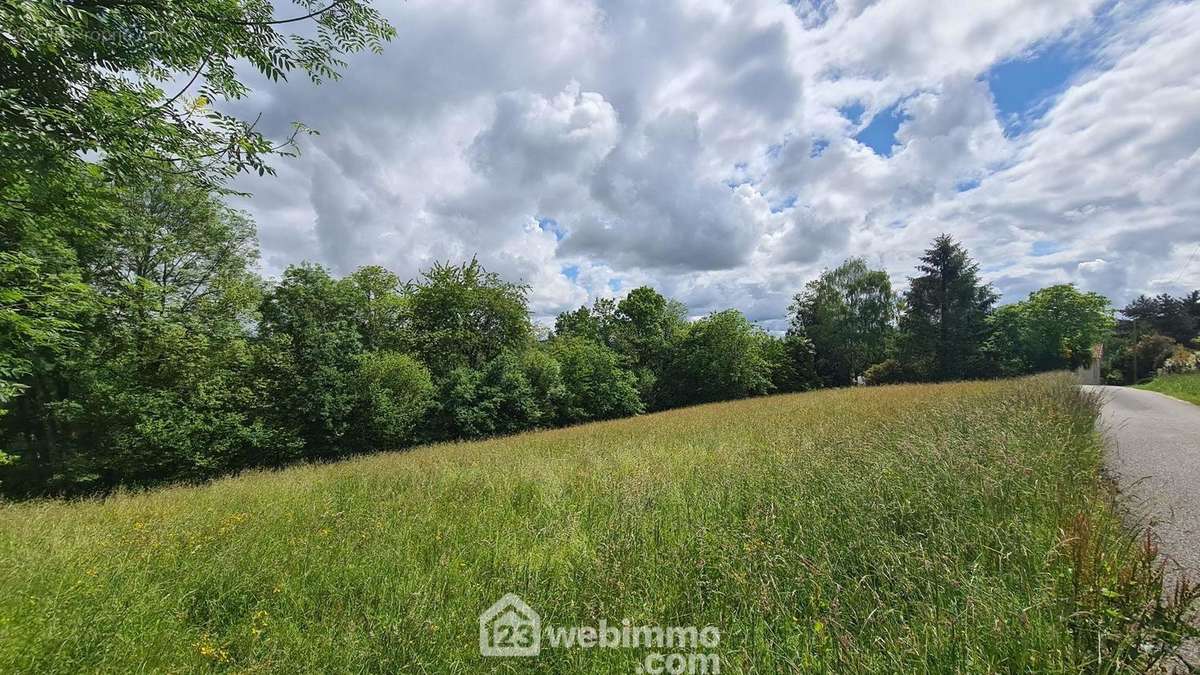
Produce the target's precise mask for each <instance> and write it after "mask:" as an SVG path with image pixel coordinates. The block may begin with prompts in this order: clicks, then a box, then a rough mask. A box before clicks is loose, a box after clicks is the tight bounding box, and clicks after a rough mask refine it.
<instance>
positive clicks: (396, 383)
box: [358, 351, 433, 447]
mask: <svg viewBox="0 0 1200 675" xmlns="http://www.w3.org/2000/svg"><path fill="white" fill-rule="evenodd" d="M358 379H359V386H360V387H361V396H362V403H363V408H364V410H363V413H364V418H365V419H364V420H363V428H362V429H361V438H362V441H363V443H364V446H366V447H371V446H375V445H384V446H392V447H396V446H401V445H405V444H407V443H410V442H411V441H412V440H413V438H414V430H415V429H416V428H417V425H419V424H420V423H421V421H423V420H424V418H425V413H426V411H427V410H428V409H429V404H430V402H431V401H432V400H433V382H432V380H431V379H430V376H429V369H428V368H426V367H425V366H424V365H422V364H421V363H420V362H418V361H417V360H416V359H414V358H413V357H411V356H409V355H408V354H401V353H398V352H386V351H385V352H367V353H365V354H362V355H360V356H359V365H358Z"/></svg>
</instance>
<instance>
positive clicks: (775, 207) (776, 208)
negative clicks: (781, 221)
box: [771, 195, 796, 213]
mask: <svg viewBox="0 0 1200 675" xmlns="http://www.w3.org/2000/svg"><path fill="white" fill-rule="evenodd" d="M795 205H796V195H788V196H787V197H784V198H783V200H781V201H779V202H777V203H775V204H772V205H771V213H780V212H782V211H786V210H788V209H790V208H792V207H793V206H795Z"/></svg>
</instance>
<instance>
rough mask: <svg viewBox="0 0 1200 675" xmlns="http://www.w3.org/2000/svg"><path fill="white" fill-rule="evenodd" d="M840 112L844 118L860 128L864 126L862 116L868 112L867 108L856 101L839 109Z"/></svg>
mask: <svg viewBox="0 0 1200 675" xmlns="http://www.w3.org/2000/svg"><path fill="white" fill-rule="evenodd" d="M838 112H840V113H841V114H842V117H845V118H846V119H848V120H850V123H851V124H853V125H854V126H858V125H860V124H862V116H863V113H865V112H867V106H865V105H863V104H862V103H861V102H859V101H855V102H854V103H851V104H850V105H844V106H842V107H840V108H838Z"/></svg>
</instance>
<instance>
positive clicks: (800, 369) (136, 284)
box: [0, 0, 1174, 496]
mask: <svg viewBox="0 0 1200 675" xmlns="http://www.w3.org/2000/svg"><path fill="white" fill-rule="evenodd" d="M300 4H301V5H302V6H303V7H309V8H310V9H311V10H312V11H311V12H308V13H305V14H302V15H300V16H291V17H289V16H281V15H277V14H276V13H275V8H274V7H273V5H272V4H271V3H268V2H258V1H254V2H251V1H248V0H231V1H230V2H221V3H214V2H211V0H170V1H169V2H158V3H146V2H129V1H127V0H91V1H90V2H87V3H63V2H57V1H53V0H18V2H17V3H16V4H15V5H13V6H12V7H10V8H9V9H8V10H7V11H0V34H3V36H4V40H5V45H6V61H5V62H4V67H0V91H3V92H4V95H3V97H0V99H2V100H0V492H2V493H3V494H6V495H10V496H29V495H40V494H64V495H70V494H81V493H89V492H97V491H104V490H108V489H111V488H113V487H116V486H120V485H129V486H142V485H151V484H155V483H160V482H164V481H180V480H196V479H203V478H207V477H209V476H214V475H219V474H222V473H227V472H231V471H237V470H240V469H243V468H247V467H259V466H279V465H283V464H286V463H288V462H293V461H297V460H305V459H310V460H320V459H330V458H336V457H342V456H346V455H348V454H351V453H355V452H360V451H366V450H372V449H376V448H398V447H404V446H408V445H411V444H414V443H422V442H428V441H435V440H443V439H456V438H476V437H482V436H489V435H494V434H504V433H512V432H516V431H521V430H525V429H533V428H544V427H551V426H556V425H562V424H572V423H577V422H585V421H589V420H596V419H606V418H612V417H620V416H623V415H631V414H637V413H640V412H645V411H653V410H662V409H666V408H670V407H673V406H680V405H688V404H692V403H700V402H706V401H717V400H725V399H732V398H740V397H745V396H755V395H761V394H766V393H771V392H789V391H802V390H805V389H812V388H816V387H821V386H842V385H848V384H851V383H854V382H868V383H885V382H903V381H933V380H946V379H957V378H964V377H986V376H992V375H1010V374H1018V373H1023V372H1031V371H1033V370H1042V369H1050V368H1060V367H1071V366H1075V365H1078V364H1080V363H1084V362H1086V360H1087V359H1089V358H1090V351H1089V346H1090V344H1091V343H1092V342H1093V341H1094V340H1095V339H1096V338H1097V335H1098V334H1099V333H1106V332H1107V330H1108V327H1109V325H1110V324H1111V318H1110V317H1109V313H1108V311H1107V303H1106V301H1104V299H1103V298H1100V297H1099V296H1095V295H1093V294H1087V293H1080V292H1079V291H1077V290H1075V289H1074V288H1073V287H1071V286H1055V287H1051V288H1048V289H1043V290H1042V291H1038V292H1037V293H1034V294H1032V295H1031V296H1030V297H1029V298H1028V299H1026V300H1023V301H1021V302H1019V303H1016V304H1015V305H1008V306H1005V307H999V308H997V307H995V303H996V294H995V293H994V292H993V291H992V290H991V288H990V286H987V285H986V284H983V283H981V282H980V280H979V279H978V266H977V265H976V264H975V263H974V262H973V261H971V260H970V258H969V257H968V256H967V254H966V252H965V251H964V250H962V248H961V247H960V246H959V245H958V244H956V243H955V242H953V241H952V240H951V239H950V238H949V237H941V238H939V239H938V240H937V241H936V242H934V245H933V247H932V248H931V249H930V251H928V252H927V253H926V255H925V256H924V257H923V258H922V261H921V265H920V267H919V268H918V270H917V272H918V274H917V275H916V276H915V277H913V279H912V280H911V281H910V287H909V289H908V290H907V291H906V292H904V293H902V294H897V293H894V292H893V290H892V288H891V286H890V282H889V280H888V277H887V275H886V274H884V273H883V272H882V271H879V270H872V269H870V268H869V266H868V265H867V264H866V263H865V262H864V261H863V260H850V261H847V262H846V263H845V264H843V265H841V266H839V267H838V268H836V269H834V270H830V271H828V272H826V273H824V274H822V275H821V276H820V278H818V279H816V280H814V281H813V282H812V283H810V284H808V285H807V286H806V287H805V288H804V289H803V290H802V291H801V292H800V293H799V294H798V295H797V296H796V299H795V302H794V303H793V304H792V306H791V309H790V316H791V322H790V327H789V330H788V331H787V332H786V333H785V334H783V335H771V334H768V333H767V332H765V331H763V330H761V329H759V328H757V327H756V326H755V325H754V324H752V323H751V322H750V321H748V320H747V319H746V317H745V316H743V315H742V314H741V313H739V312H737V311H736V310H726V311H723V312H716V313H714V314H710V315H708V316H705V317H703V318H699V319H697V320H689V317H688V311H687V309H686V308H685V307H684V306H683V305H681V304H680V303H678V302H675V301H673V300H671V299H669V298H666V297H664V296H663V295H662V294H660V293H658V292H657V291H655V290H654V289H651V288H639V289H635V290H633V291H632V292H630V293H629V294H628V295H627V296H626V297H624V298H622V299H620V300H617V299H600V300H597V301H596V302H595V303H594V304H593V305H591V306H590V307H581V308H579V309H577V310H575V311H572V312H568V313H565V314H563V315H562V316H560V317H558V319H557V321H556V322H555V326H554V329H553V330H552V331H548V332H547V333H546V334H541V332H540V331H539V330H538V329H537V327H535V326H534V325H533V324H532V322H531V321H530V319H529V313H528V303H527V298H528V291H529V289H528V288H527V287H525V286H523V285H522V284H519V283H512V282H510V281H506V280H504V279H501V278H500V277H498V276H497V275H495V274H493V273H491V272H488V271H487V270H485V269H484V268H483V267H482V266H481V265H479V263H478V262H476V261H474V260H472V261H467V262H463V263H449V262H447V263H439V264H436V265H434V266H433V267H432V268H430V269H428V270H426V271H424V272H423V273H422V274H421V276H420V277H419V278H417V279H415V280H401V279H399V278H397V277H396V275H394V274H393V273H391V272H389V271H388V270H386V269H383V268H380V267H365V268H362V269H360V270H358V271H356V272H354V273H353V274H350V275H348V276H346V277H344V278H340V279H339V278H334V277H333V276H332V275H330V274H329V272H328V271H327V270H325V269H323V268H321V267H319V266H315V265H308V264H302V265H296V266H293V267H290V268H288V269H287V270H286V271H285V272H284V274H283V275H282V278H280V279H279V280H276V281H273V282H267V281H265V280H263V279H262V278H260V277H259V276H258V275H256V274H255V273H254V272H253V270H254V269H255V265H256V261H257V258H258V250H257V241H256V235H255V227H254V224H253V223H252V222H251V221H250V220H249V219H248V218H247V217H246V216H245V215H244V214H241V213H239V212H237V211H234V210H232V209H230V208H228V207H227V206H226V205H225V203H224V201H223V196H224V195H226V194H228V193H229V189H228V187H227V181H228V179H229V178H231V177H233V176H235V175H237V174H239V173H243V172H255V173H258V174H267V173H271V172H272V170H271V166H270V160H271V158H272V157H277V156H280V155H289V154H294V153H295V151H296V145H295V142H294V140H295V138H296V135H297V134H302V133H307V132H308V131H309V130H308V129H307V128H306V127H304V126H303V125H302V124H299V123H298V124H297V125H296V126H295V127H294V129H293V133H292V135H291V136H289V137H287V138H284V139H282V142H278V140H279V139H269V138H268V137H267V136H266V135H265V134H264V133H263V132H262V131H261V130H260V129H258V121H257V120H256V119H252V118H250V119H245V118H240V117H238V116H236V115H232V114H230V113H228V112H224V110H226V109H228V106H223V107H222V106H218V105H216V104H217V103H219V102H221V101H232V100H237V99H240V98H244V97H245V96H246V95H247V94H248V93H249V91H250V89H249V87H248V85H247V83H246V82H245V81H244V80H243V78H242V77H241V75H242V73H244V71H245V67H246V66H247V65H248V66H249V67H251V68H254V69H255V70H257V71H258V73H259V74H261V75H262V76H264V77H265V78H267V79H270V80H275V81H278V80H285V79H287V77H288V75H289V74H300V75H303V76H307V77H308V78H309V79H310V80H312V81H313V82H315V83H320V82H322V81H324V80H328V79H333V78H336V77H338V74H339V69H340V68H341V67H343V66H344V65H345V64H344V61H343V57H345V55H347V54H351V53H354V52H357V51H360V50H364V49H369V50H372V51H378V50H380V49H382V46H383V43H385V42H386V41H388V40H390V39H391V38H392V37H393V36H394V35H395V31H394V30H393V29H392V28H391V27H390V26H389V25H388V24H387V23H386V22H385V21H384V20H383V19H382V18H381V16H380V15H379V13H378V12H377V11H376V10H375V9H373V8H372V7H371V5H370V3H369V2H367V1H365V0H339V1H338V2H336V3H330V4H328V5H324V6H321V7H318V6H317V4H316V3H308V2H302V3H300ZM292 28H296V29H297V32H295V33H287V32H285V31H287V30H290V29H292ZM167 83H171V84H174V85H176V86H175V87H171V88H167ZM179 83H182V85H180V84H179ZM1156 302H1158V301H1157V300H1156ZM1155 311H1158V310H1155ZM1156 316H1157V315H1156ZM1147 321H1148V319H1147V320H1145V321H1142V322H1140V323H1136V324H1135V326H1134V330H1133V334H1134V337H1135V338H1136V339H1135V340H1134V341H1133V343H1134V344H1140V343H1141V341H1142V339H1143V336H1142V335H1139V334H1138V330H1140V328H1139V326H1144V325H1145V324H1146V322H1147ZM1118 331H1120V329H1118ZM1169 339H1174V338H1169ZM1134 370H1135V371H1136V370H1137V368H1136V367H1135V368H1134ZM1134 376H1135V377H1136V373H1135V374H1134Z"/></svg>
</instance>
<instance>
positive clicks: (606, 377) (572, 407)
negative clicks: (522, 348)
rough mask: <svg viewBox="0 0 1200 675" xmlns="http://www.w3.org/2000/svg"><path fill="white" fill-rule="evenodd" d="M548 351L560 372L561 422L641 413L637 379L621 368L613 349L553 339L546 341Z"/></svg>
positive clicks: (575, 339)
mask: <svg viewBox="0 0 1200 675" xmlns="http://www.w3.org/2000/svg"><path fill="white" fill-rule="evenodd" d="M550 352H551V353H552V354H554V358H555V359H557V361H558V363H559V366H560V368H561V372H562V383H563V392H564V399H563V402H562V407H561V413H560V419H561V421H563V422H565V423H573V422H585V421H588V420H601V419H610V418H613V417H624V416H626V415H636V414H637V413H640V412H642V401H641V399H640V398H639V397H638V387H637V385H638V382H637V379H636V377H635V376H634V374H633V373H631V372H629V371H627V370H625V369H623V368H621V365H620V357H619V356H618V355H617V353H616V352H614V351H613V350H611V349H609V348H608V347H605V346H604V345H602V344H600V343H599V342H596V341H594V340H589V339H587V338H581V337H557V338H555V339H554V340H552V341H551V342H550Z"/></svg>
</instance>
